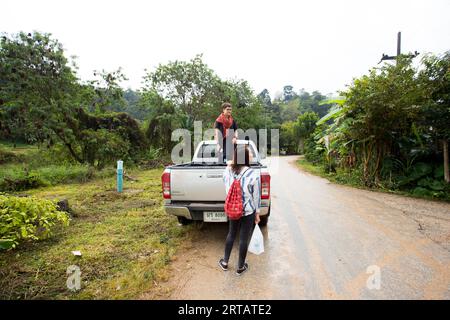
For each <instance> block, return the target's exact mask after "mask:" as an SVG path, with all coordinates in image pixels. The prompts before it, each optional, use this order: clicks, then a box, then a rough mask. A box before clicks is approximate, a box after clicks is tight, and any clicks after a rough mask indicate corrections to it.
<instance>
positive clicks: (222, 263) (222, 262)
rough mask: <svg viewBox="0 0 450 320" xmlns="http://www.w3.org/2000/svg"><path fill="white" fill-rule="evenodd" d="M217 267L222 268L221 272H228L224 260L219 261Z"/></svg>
mask: <svg viewBox="0 0 450 320" xmlns="http://www.w3.org/2000/svg"><path fill="white" fill-rule="evenodd" d="M219 266H220V267H221V268H222V270H223V271H227V270H228V263H226V262H225V260H223V259H220V260H219Z"/></svg>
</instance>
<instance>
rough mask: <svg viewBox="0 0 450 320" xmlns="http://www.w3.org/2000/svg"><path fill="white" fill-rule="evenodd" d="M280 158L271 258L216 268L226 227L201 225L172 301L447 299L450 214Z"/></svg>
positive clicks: (269, 236) (267, 232)
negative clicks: (240, 268) (239, 268)
mask: <svg viewBox="0 0 450 320" xmlns="http://www.w3.org/2000/svg"><path fill="white" fill-rule="evenodd" d="M296 159H297V157H296V156H292V157H291V156H290V157H281V158H279V161H280V162H279V165H278V170H277V172H274V173H272V190H271V191H272V208H271V211H272V212H271V216H270V219H269V224H268V226H267V227H265V228H263V234H264V236H265V249H266V251H265V253H264V254H262V255H260V256H255V255H253V254H249V256H248V263H249V266H250V270H249V271H248V272H247V273H246V274H245V275H243V276H241V277H238V276H236V275H235V273H234V270H235V268H236V266H235V264H236V262H237V243H238V241H236V243H235V247H234V249H233V253H232V257H231V260H230V267H232V268H231V270H230V271H228V272H223V271H222V270H220V269H219V267H218V265H217V261H218V259H219V258H220V257H221V256H222V254H223V248H224V241H225V237H226V234H227V226H226V225H225V224H206V223H205V224H203V226H202V227H201V228H200V227H199V229H198V234H197V236H196V238H195V239H194V240H192V242H191V243H188V244H186V245H185V246H184V248H182V249H181V250H180V254H179V255H178V256H177V259H176V261H175V262H174V263H173V264H172V272H171V273H172V276H171V280H169V282H168V283H167V284H166V285H167V286H168V287H169V288H171V291H170V292H171V293H170V298H172V299H450V204H448V203H440V202H431V201H425V200H419V199H412V198H406V197H401V196H396V195H390V194H384V193H377V192H371V191H365V190H358V189H354V188H350V187H344V186H339V185H335V184H331V183H329V182H328V181H327V180H325V179H322V178H319V177H316V176H313V175H310V174H308V173H305V172H303V171H301V170H300V169H298V168H297V167H296V165H295V163H294V162H295V160H296Z"/></svg>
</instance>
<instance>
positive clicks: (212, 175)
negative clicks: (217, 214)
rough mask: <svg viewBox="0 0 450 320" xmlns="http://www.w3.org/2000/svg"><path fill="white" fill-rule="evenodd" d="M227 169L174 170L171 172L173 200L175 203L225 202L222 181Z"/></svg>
mask: <svg viewBox="0 0 450 320" xmlns="http://www.w3.org/2000/svg"><path fill="white" fill-rule="evenodd" d="M224 170H225V167H219V168H208V167H200V168H198V167H196V168H173V169H172V170H171V171H170V180H171V186H170V188H171V195H172V196H171V199H172V200H175V201H192V202H202V201H225V197H226V194H225V186H224V183H223V179H222V174H223V171H224Z"/></svg>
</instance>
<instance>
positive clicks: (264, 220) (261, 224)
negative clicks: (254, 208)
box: [258, 207, 270, 227]
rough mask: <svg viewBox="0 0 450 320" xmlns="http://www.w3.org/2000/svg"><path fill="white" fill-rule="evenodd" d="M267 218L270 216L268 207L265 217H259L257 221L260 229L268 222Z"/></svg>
mask: <svg viewBox="0 0 450 320" xmlns="http://www.w3.org/2000/svg"><path fill="white" fill-rule="evenodd" d="M269 216H270V207H269V212H267V214H266V215H265V216H260V217H259V219H260V221H259V223H258V225H259V226H260V227H264V226H266V225H267V223H268V222H269Z"/></svg>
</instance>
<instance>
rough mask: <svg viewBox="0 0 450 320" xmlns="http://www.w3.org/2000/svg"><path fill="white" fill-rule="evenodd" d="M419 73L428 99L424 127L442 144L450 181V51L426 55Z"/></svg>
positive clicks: (447, 180)
mask: <svg viewBox="0 0 450 320" xmlns="http://www.w3.org/2000/svg"><path fill="white" fill-rule="evenodd" d="M422 62H423V64H424V65H425V68H424V69H422V71H421V72H420V73H419V79H420V80H421V81H422V85H423V86H424V93H425V94H426V97H427V101H426V102H425V103H424V106H423V108H422V114H423V117H421V119H423V120H422V121H421V125H422V129H423V130H424V131H425V132H427V133H428V134H430V135H431V136H432V137H433V139H434V140H435V141H436V142H440V143H441V144H442V152H443V162H444V179H445V181H446V182H447V183H450V173H449V156H448V153H449V152H448V141H449V139H450V51H447V52H446V53H445V54H443V55H442V56H441V57H437V56H434V55H428V56H425V57H424V59H423V61H422Z"/></svg>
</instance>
